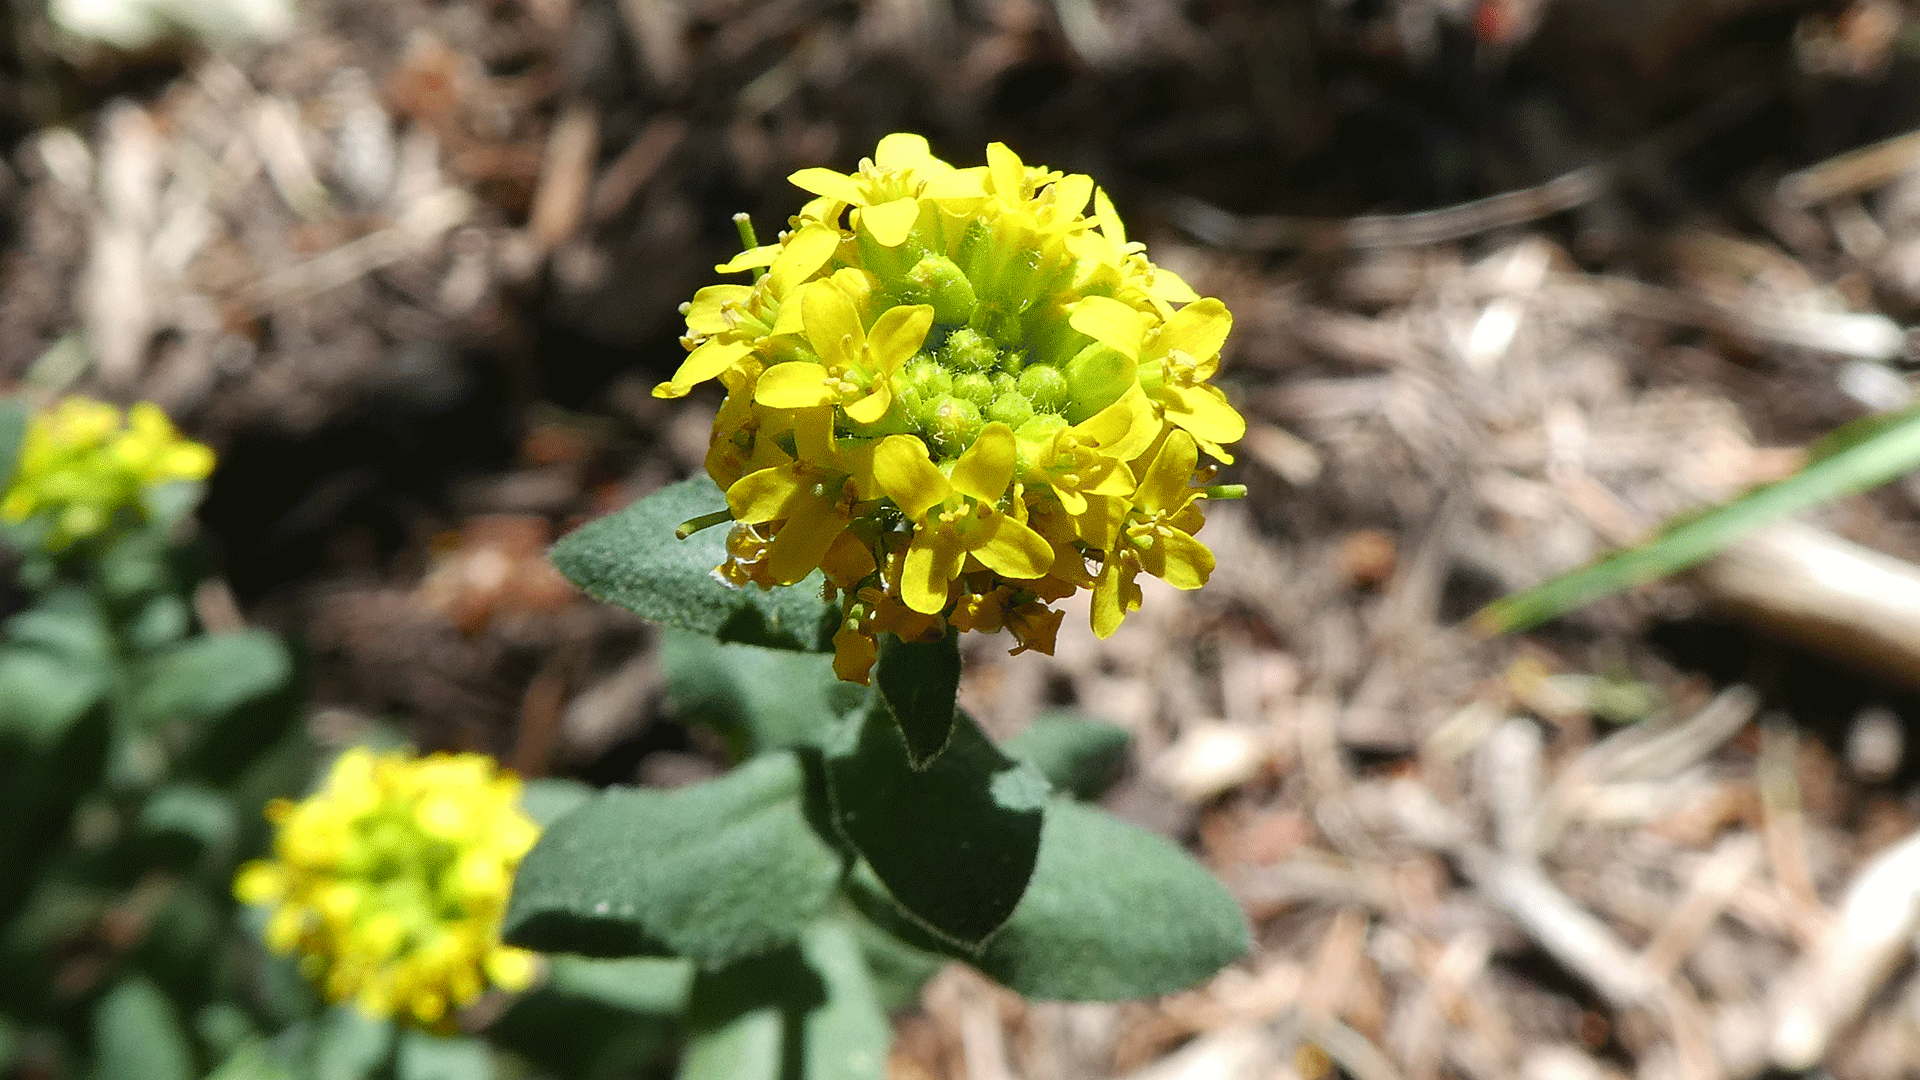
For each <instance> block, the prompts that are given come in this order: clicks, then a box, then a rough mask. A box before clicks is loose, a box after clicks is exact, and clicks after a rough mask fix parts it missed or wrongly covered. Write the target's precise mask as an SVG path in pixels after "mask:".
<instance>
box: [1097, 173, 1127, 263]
mask: <svg viewBox="0 0 1920 1080" xmlns="http://www.w3.org/2000/svg"><path fill="white" fill-rule="evenodd" d="M1093 219H1094V220H1095V221H1097V222H1099V223H1100V231H1101V232H1102V233H1104V234H1105V235H1106V238H1107V239H1108V240H1110V241H1112V242H1113V245H1114V247H1116V248H1117V247H1119V246H1121V245H1123V244H1125V243H1126V242H1127V227H1126V225H1124V224H1122V223H1121V221H1120V212H1119V211H1118V210H1115V209H1114V208H1113V200H1112V199H1109V198H1107V193H1106V191H1105V190H1104V189H1102V188H1094V189H1093Z"/></svg>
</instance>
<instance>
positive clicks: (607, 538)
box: [551, 476, 839, 652]
mask: <svg viewBox="0 0 1920 1080" xmlns="http://www.w3.org/2000/svg"><path fill="white" fill-rule="evenodd" d="M726 503H727V501H726V497H725V496H724V495H722V494H721V493H720V489H719V488H718V487H715V486H714V483H713V481H712V480H709V479H707V478H706V477H704V476H700V477H695V478H693V479H690V480H682V481H681V482H680V483H677V484H673V485H671V486H669V487H666V488H662V489H661V490H659V491H656V492H654V493H653V494H651V495H649V496H647V497H646V498H644V499H641V500H640V501H639V502H636V503H634V504H633V505H632V506H629V507H627V508H626V509H624V510H621V511H619V512H617V513H613V514H609V515H607V516H606V517H603V518H601V519H599V520H598V521H592V522H588V523H587V524H585V525H582V526H581V527H580V528H578V529H576V530H574V531H573V532H571V533H569V534H567V535H566V536H564V537H561V539H560V542H559V543H557V544H555V545H554V546H553V551H552V553H551V557H552V559H553V564H554V565H555V566H557V567H559V568H560V572H561V573H563V574H565V575H566V576H567V577H568V578H570V579H572V581H573V583H574V584H576V585H578V586H580V587H581V588H582V589H585V590H586V591H587V592H588V593H589V594H590V595H592V596H594V597H595V598H596V599H600V600H605V601H606V602H608V603H610V604H618V605H620V606H621V607H623V608H626V609H627V610H629V611H631V612H633V613H634V614H636V615H639V616H640V617H642V618H644V619H650V620H652V621H653V622H657V623H660V624H661V625H663V626H677V627H680V628H681V629H684V630H693V631H696V632H698V633H702V634H706V635H708V636H711V637H716V638H719V639H720V640H721V641H734V642H740V643H742V644H747V645H766V646H770V647H772V648H776V649H798V650H801V651H803V652H830V651H832V649H833V631H834V629H835V627H836V626H837V625H838V619H839V616H838V613H837V611H836V610H835V609H834V608H833V607H832V606H831V605H829V604H828V603H826V601H824V600H822V599H820V578H819V575H818V574H815V575H813V576H810V577H808V578H807V579H806V580H805V581H802V582H800V583H799V584H798V585H794V586H792V587H790V588H782V589H772V590H766V589H760V588H757V587H747V588H734V587H733V586H730V585H728V584H727V583H726V582H724V581H721V580H720V579H719V578H718V577H716V576H715V575H714V573H713V570H714V568H715V567H717V566H719V565H720V564H721V563H722V562H724V561H726V557H727V552H726V534H727V530H726V529H725V528H720V527H715V528H711V529H706V530H703V531H701V532H698V533H695V534H694V535H693V536H691V537H689V538H687V539H686V540H680V539H678V538H677V537H675V536H674V530H675V529H677V528H679V527H680V524H681V522H684V521H688V520H690V519H692V518H696V517H700V516H702V515H706V514H711V513H714V512H716V511H720V510H724V509H725V508H726Z"/></svg>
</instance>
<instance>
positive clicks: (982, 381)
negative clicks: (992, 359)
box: [953, 371, 994, 409]
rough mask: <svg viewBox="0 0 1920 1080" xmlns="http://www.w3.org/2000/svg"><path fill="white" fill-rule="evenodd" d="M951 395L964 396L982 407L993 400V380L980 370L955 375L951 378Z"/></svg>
mask: <svg viewBox="0 0 1920 1080" xmlns="http://www.w3.org/2000/svg"><path fill="white" fill-rule="evenodd" d="M953 396H954V397H957V398H965V399H966V400H968V401H971V402H973V403H974V404H975V405H978V406H980V407H981V408H983V409H984V408H986V407H987V406H988V405H989V404H991V403H992V402H993V398H994V389H993V380H992V379H991V378H989V377H988V376H987V375H986V373H985V372H980V371H969V372H966V373H965V374H962V375H956V376H954V379H953Z"/></svg>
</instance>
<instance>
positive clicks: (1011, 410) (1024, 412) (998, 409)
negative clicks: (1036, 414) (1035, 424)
mask: <svg viewBox="0 0 1920 1080" xmlns="http://www.w3.org/2000/svg"><path fill="white" fill-rule="evenodd" d="M987 419H989V420H998V421H999V422H1001V423H1003V424H1006V425H1007V426H1008V427H1014V428H1017V427H1019V426H1020V425H1021V424H1024V423H1026V422H1027V421H1028V420H1031V419H1033V402H1031V401H1028V400H1027V395H1025V394H1022V393H1021V392H1019V391H1018V390H1014V391H1010V392H1007V393H1003V394H1001V395H999V396H998V397H996V398H994V399H993V403H992V404H991V405H988V406H987Z"/></svg>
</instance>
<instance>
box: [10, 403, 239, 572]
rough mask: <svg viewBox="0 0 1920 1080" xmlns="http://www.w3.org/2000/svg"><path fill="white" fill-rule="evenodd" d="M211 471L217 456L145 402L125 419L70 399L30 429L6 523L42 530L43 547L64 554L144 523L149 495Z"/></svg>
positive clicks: (111, 408) (41, 416)
mask: <svg viewBox="0 0 1920 1080" xmlns="http://www.w3.org/2000/svg"><path fill="white" fill-rule="evenodd" d="M212 471H213V451H211V450H209V449H207V448H206V447H205V446H202V445H200V444H199V443H197V442H193V441H191V440H189V439H186V438H183V437H182V436H181V435H180V433H179V432H178V431H176V430H174V427H173V423H172V422H171V421H169V420H168V419H167V414H166V413H164V412H161V411H160V407H159V406H158V405H155V404H153V403H152V402H148V401H142V402H139V403H137V404H135V405H134V406H133V407H131V408H129V409H127V410H126V411H125V412H124V413H123V412H122V411H121V410H120V409H119V408H117V407H115V406H113V405H109V404H107V403H106V402H103V401H95V400H93V399H91V398H84V397H71V398H67V399H66V400H64V401H62V402H60V403H59V404H58V405H56V406H54V407H53V408H51V409H48V410H46V411H44V412H41V413H39V414H38V415H36V416H35V417H34V418H33V420H32V422H31V423H29V424H28V426H27V433H26V438H25V439H24V440H22V442H21V444H20V456H19V462H18V464H17V465H16V467H15V470H14V475H13V480H12V483H10V484H9V485H8V486H7V489H6V493H5V495H4V496H0V520H3V521H6V522H8V523H9V524H15V525H18V524H22V523H25V522H36V523H38V524H39V525H40V526H41V527H42V529H43V533H42V536H41V543H42V544H43V545H44V546H45V547H46V548H47V549H48V550H50V551H62V550H65V549H66V548H68V547H69V546H71V545H73V544H74V543H77V542H79V541H84V540H91V539H93V538H94V537H97V536H101V535H104V534H106V533H107V532H109V531H110V530H112V529H113V528H114V527H115V525H116V524H119V523H123V522H124V521H125V520H127V519H130V518H131V519H134V520H138V519H139V518H140V517H141V516H142V515H143V514H144V513H145V510H144V508H143V502H142V496H144V495H145V494H146V492H147V491H148V490H149V489H151V488H154V487H158V486H160V485H162V484H166V483H171V482H174V481H179V480H200V479H204V478H205V477H206V476H207V474H208V473H210V472H212Z"/></svg>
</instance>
